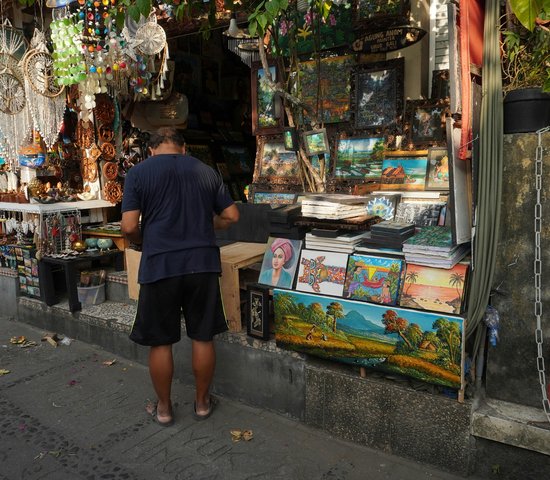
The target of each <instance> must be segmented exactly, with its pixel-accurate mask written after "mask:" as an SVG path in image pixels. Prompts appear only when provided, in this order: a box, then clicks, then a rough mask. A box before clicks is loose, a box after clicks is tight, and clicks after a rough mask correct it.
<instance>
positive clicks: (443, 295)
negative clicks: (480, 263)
mask: <svg viewBox="0 0 550 480" xmlns="http://www.w3.org/2000/svg"><path fill="white" fill-rule="evenodd" d="M467 271H468V265H465V264H462V263H458V264H456V265H455V266H454V267H453V268H450V269H448V270H446V269H444V268H435V267H425V266H421V265H415V264H413V263H408V264H407V268H406V270H405V280H404V284H403V291H402V292H401V298H400V301H399V305H401V306H402V307H411V308H419V309H422V310H433V311H436V312H449V313H460V312H461V309H462V304H463V302H464V291H465V290H464V286H465V283H466V274H467Z"/></svg>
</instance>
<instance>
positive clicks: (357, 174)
mask: <svg viewBox="0 0 550 480" xmlns="http://www.w3.org/2000/svg"><path fill="white" fill-rule="evenodd" d="M383 160H384V138H383V137H357V138H340V139H339V140H338V144H337V147H336V165H335V170H334V176H335V177H343V178H361V179H370V178H372V179H379V178H380V176H381V175H382V162H383Z"/></svg>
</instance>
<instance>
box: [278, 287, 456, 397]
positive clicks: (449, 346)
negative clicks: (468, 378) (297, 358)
mask: <svg viewBox="0 0 550 480" xmlns="http://www.w3.org/2000/svg"><path fill="white" fill-rule="evenodd" d="M273 302H274V310H275V339H276V341H277V345H278V346H279V347H282V348H287V349H290V350H295V351H299V352H303V353H307V354H310V355H315V356H319V357H324V358H329V359H331V360H335V361H339V362H344V363H350V364H354V365H359V366H363V367H376V368H377V369H381V370H383V371H386V372H391V373H398V374H401V375H406V376H409V377H412V378H415V379H418V380H422V381H425V382H429V383H434V384H438V385H444V386H448V387H452V388H460V387H461V385H462V381H463V368H462V365H463V358H462V356H463V353H462V352H463V335H464V319H463V318H461V317H457V316H450V315H442V314H435V313H428V312H421V311H415V310H409V309H404V308H390V307H388V306H387V305H375V304H372V303H366V302H358V301H356V300H347V299H342V298H335V297H324V296H320V295H312V294H308V293H301V292H294V291H288V290H281V289H275V290H274V292H273Z"/></svg>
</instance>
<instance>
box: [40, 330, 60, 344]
mask: <svg viewBox="0 0 550 480" xmlns="http://www.w3.org/2000/svg"><path fill="white" fill-rule="evenodd" d="M58 340H59V338H58V336H57V333H46V335H44V336H43V337H42V341H43V342H48V343H49V344H50V345H51V346H52V347H57V342H58Z"/></svg>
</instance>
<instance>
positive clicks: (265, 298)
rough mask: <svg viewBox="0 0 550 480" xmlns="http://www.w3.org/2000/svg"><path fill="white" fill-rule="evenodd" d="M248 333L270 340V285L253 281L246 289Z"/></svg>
mask: <svg viewBox="0 0 550 480" xmlns="http://www.w3.org/2000/svg"><path fill="white" fill-rule="evenodd" d="M246 298H247V307H246V313H247V315H246V334H247V335H249V336H250V337H254V338H259V339H260V340H269V320H270V315H269V287H266V286H265V285H260V284H259V283H251V284H249V285H248V286H247V289H246Z"/></svg>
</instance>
